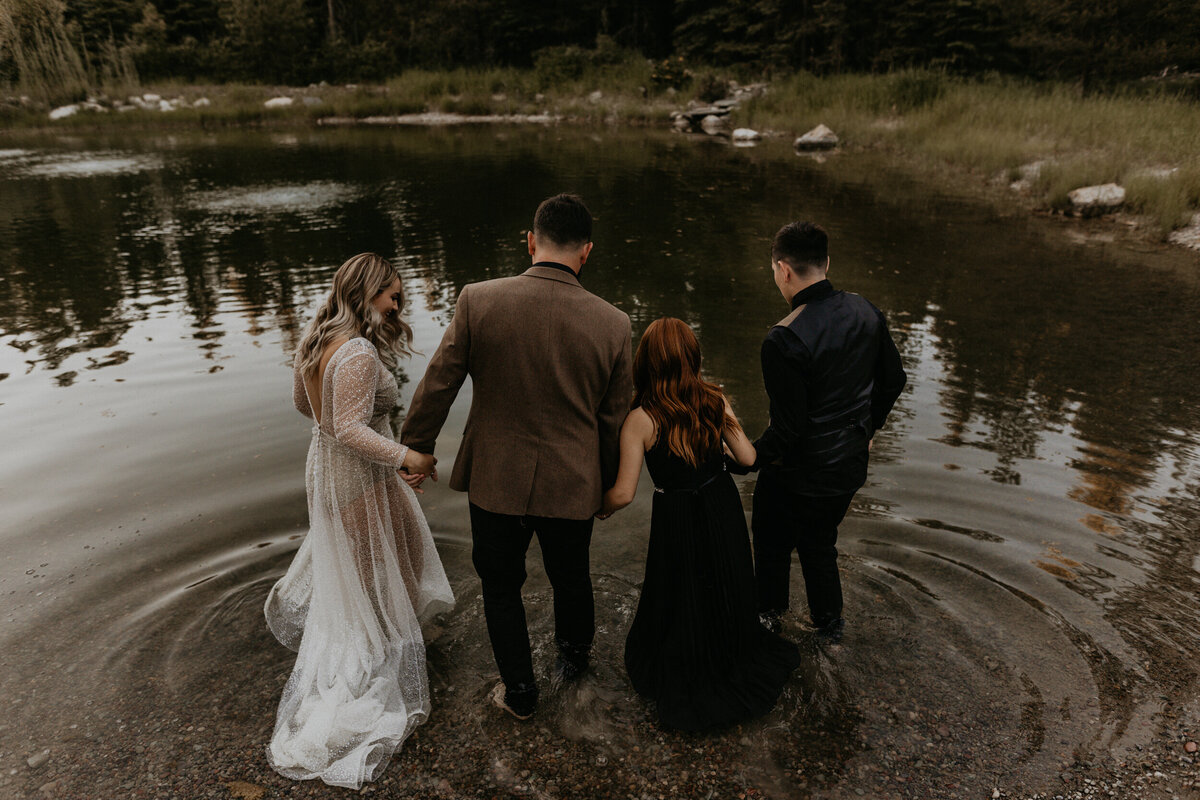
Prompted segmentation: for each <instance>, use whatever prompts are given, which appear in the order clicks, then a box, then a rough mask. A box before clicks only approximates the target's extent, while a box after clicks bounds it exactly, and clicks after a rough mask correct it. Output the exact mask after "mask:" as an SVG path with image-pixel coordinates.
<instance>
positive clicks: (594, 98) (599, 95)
mask: <svg viewBox="0 0 1200 800" xmlns="http://www.w3.org/2000/svg"><path fill="white" fill-rule="evenodd" d="M603 99H604V92H602V91H600V90H599V89H597V90H596V91H594V92H592V93H591V94H589V95H588V102H590V103H599V102H600V101H601V100H603Z"/></svg>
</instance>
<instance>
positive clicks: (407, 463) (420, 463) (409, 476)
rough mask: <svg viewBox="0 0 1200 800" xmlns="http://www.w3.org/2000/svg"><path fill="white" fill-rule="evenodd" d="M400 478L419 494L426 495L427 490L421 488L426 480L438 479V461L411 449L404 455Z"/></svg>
mask: <svg viewBox="0 0 1200 800" xmlns="http://www.w3.org/2000/svg"><path fill="white" fill-rule="evenodd" d="M398 472H399V473H400V477H401V478H402V479H403V480H404V482H405V483H407V484H408V485H409V486H410V487H411V488H412V490H413V491H414V492H416V493H417V494H425V490H424V489H422V488H421V484H422V483H424V482H425V479H426V478H433V479H434V480H435V481H436V480H437V479H438V474H437V459H436V458H435V457H434V456H432V455H430V454H427V453H418V452H417V451H416V450H413V449H411V448H410V449H409V451H408V452H407V453H405V455H404V463H403V464H401V465H400V469H399V470H398Z"/></svg>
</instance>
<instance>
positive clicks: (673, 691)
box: [625, 438, 800, 731]
mask: <svg viewBox="0 0 1200 800" xmlns="http://www.w3.org/2000/svg"><path fill="white" fill-rule="evenodd" d="M646 466H647V467H648V468H649V470H650V477H651V478H653V479H654V485H655V492H654V508H653V512H652V515H651V519H650V547H649V550H648V552H647V554H646V579H645V582H644V583H643V584H642V596H641V599H640V600H639V601H638V609H637V615H636V616H635V617H634V620H633V625H632V627H630V629H629V635H628V637H627V638H626V640H625V668H626V670H627V671H628V673H629V679H630V681H631V682H632V683H633V686H634V688H635V689H636V690H637V692H638V694H640V695H642V696H643V697H645V698H646V699H648V700H653V701H654V702H655V705H656V708H657V711H658V718H659V721H660V722H661V724H662V725H664V726H666V727H669V728H675V729H678V730H686V731H697V730H705V729H709V728H717V727H722V726H727V725H731V724H733V723H736V722H740V721H743V720H747V719H752V718H754V717H758V716H762V715H763V714H766V713H767V712H768V711H770V710H771V709H772V708H773V707H774V706H775V703H776V701H777V700H778V699H779V695H780V693H781V692H782V691H783V685H784V684H785V683H786V682H787V680H788V676H789V675H790V674H791V672H792V670H794V669H795V668H796V667H797V666H799V663H800V653H799V651H798V650H797V649H796V646H795V645H794V644H792V643H791V642H789V641H787V640H785V639H783V638H781V637H779V636H777V635H775V634H773V633H771V632H770V631H768V630H767V629H766V628H764V627H763V626H762V625H761V624H759V621H758V611H757V603H756V601H755V590H754V567H753V561H752V558H751V554H750V537H749V535H748V534H747V531H746V517H745V515H744V513H743V512H742V503H741V499H740V498H739V496H738V490H737V487H736V486H735V485H734V483H733V478H732V477H730V475H729V473H728V472H726V471H725V468H724V460H723V458H722V456H721V454H720V452H719V451H718V452H717V453H714V454H713V455H712V456H711V457H710V458H709V459H708V460H707V461H706V462H705V463H704V464H702V465H700V466H699V467H692V466H690V465H688V463H687V462H686V461H684V460H683V459H682V458H679V457H678V456H676V455H674V454H672V453H671V452H670V450H669V449H668V448H667V446H666V444H665V442H664V441H663V440H662V438H660V441H659V442H658V443H656V444H655V445H654V447H652V448H651V449H650V450H649V451H647V452H646Z"/></svg>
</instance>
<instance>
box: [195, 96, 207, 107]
mask: <svg viewBox="0 0 1200 800" xmlns="http://www.w3.org/2000/svg"><path fill="white" fill-rule="evenodd" d="M211 105H212V101H211V100H209V99H208V98H207V97H201V98H199V99H197V100H196V102H194V103H192V108H205V107H206V106H211Z"/></svg>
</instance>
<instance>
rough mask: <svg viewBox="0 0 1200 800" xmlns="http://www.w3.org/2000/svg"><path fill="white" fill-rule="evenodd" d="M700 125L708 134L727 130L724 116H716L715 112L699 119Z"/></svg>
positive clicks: (711, 134) (713, 134)
mask: <svg viewBox="0 0 1200 800" xmlns="http://www.w3.org/2000/svg"><path fill="white" fill-rule="evenodd" d="M700 127H701V129H703V131H704V132H705V133H707V134H708V135H709V136H716V135H717V134H719V133H724V132H725V131H727V130H729V125H728V124H727V123H726V122H725V118H724V117H718V116H717V115H716V114H709V115H708V116H707V117H705V118H704V119H702V120H700Z"/></svg>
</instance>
